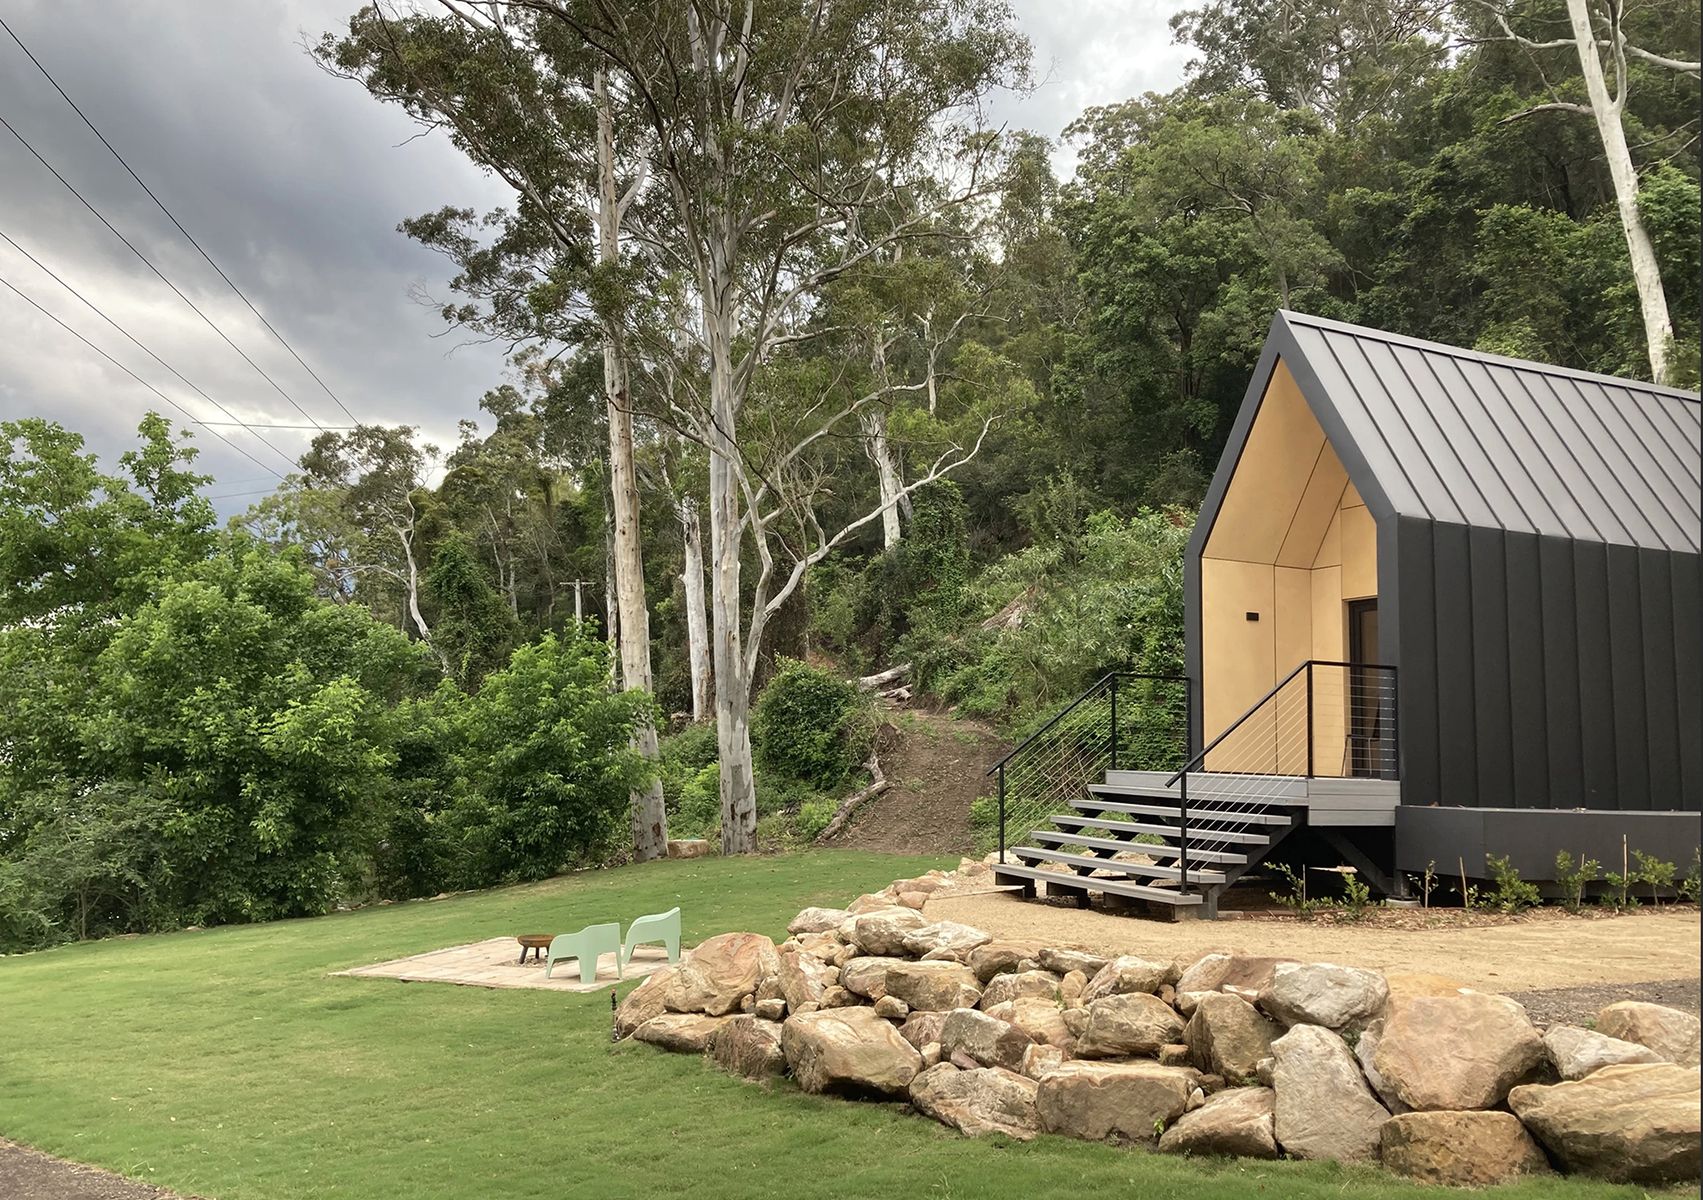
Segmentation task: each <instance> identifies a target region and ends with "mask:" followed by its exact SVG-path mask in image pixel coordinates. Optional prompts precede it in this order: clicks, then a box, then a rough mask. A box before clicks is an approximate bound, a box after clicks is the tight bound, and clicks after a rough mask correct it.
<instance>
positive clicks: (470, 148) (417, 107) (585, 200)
mask: <svg viewBox="0 0 1703 1200" xmlns="http://www.w3.org/2000/svg"><path fill="white" fill-rule="evenodd" d="M317 54H318V57H319V60H320V62H321V63H323V64H324V65H326V66H327V68H328V69H330V70H332V71H334V72H336V73H338V74H342V75H345V76H348V77H351V78H354V79H357V80H359V81H360V82H361V83H362V84H363V85H364V86H365V87H366V88H367V90H368V91H369V92H371V93H372V94H373V95H374V96H376V97H378V98H379V99H381V100H385V101H388V102H391V103H395V104H398V105H400V106H401V107H402V108H404V109H405V110H406V111H407V112H408V113H409V114H410V115H411V116H412V117H414V119H415V120H417V121H419V122H421V123H422V124H424V125H426V126H428V127H430V128H439V129H443V130H445V131H446V132H447V133H448V134H449V136H450V138H451V139H452V140H453V141H454V142H455V143H456V144H457V145H458V146H459V147H460V148H461V149H462V150H463V151H464V152H465V153H466V154H467V155H468V156H469V157H470V158H471V159H472V160H473V161H475V162H476V163H478V164H480V165H481V166H483V167H485V168H486V169H488V170H490V171H492V172H494V173H495V174H496V175H497V176H498V177H499V178H501V179H502V180H503V181H504V182H505V183H507V184H508V185H509V186H510V187H512V188H513V189H514V191H515V195H516V204H515V207H514V209H513V210H512V211H508V212H498V213H492V214H490V215H488V216H485V217H479V216H478V215H476V214H475V213H473V212H472V211H470V210H465V209H455V208H445V209H442V210H440V211H438V212H436V213H431V214H427V215H425V216H422V217H419V218H416V219H414V220H411V221H408V222H405V223H404V225H403V228H404V230H405V231H406V232H408V233H409V234H410V236H413V237H415V238H416V239H418V240H419V241H421V242H422V243H424V244H426V245H429V246H433V247H434V248H436V249H438V250H440V251H442V252H444V253H445V254H447V255H448V256H449V258H450V259H451V260H452V261H453V262H454V263H455V264H456V266H457V267H458V268H459V274H458V275H457V276H456V277H455V279H454V280H453V281H452V286H453V287H454V288H455V289H456V290H457V291H458V292H460V293H461V294H462V296H463V297H464V298H465V299H464V301H463V303H461V304H452V305H446V306H445V308H444V315H445V317H446V318H447V319H449V320H450V321H451V322H453V323H457V324H464V325H467V326H470V327H472V328H475V329H477V330H479V331H481V332H483V333H485V334H486V335H488V336H492V337H496V338H501V339H507V340H509V341H510V342H511V344H513V345H516V346H519V345H521V344H523V343H528V342H537V341H540V340H543V341H549V342H553V343H557V344H560V345H563V346H567V347H571V348H576V349H583V348H589V347H595V348H597V349H598V350H600V351H601V356H602V360H603V394H604V400H605V414H604V416H605V421H606V424H607V431H608V438H609V445H608V459H607V461H608V468H609V498H610V513H609V518H610V520H609V524H610V532H611V539H612V553H611V558H612V572H611V574H612V575H613V584H614V587H613V591H614V592H615V603H614V604H612V605H611V606H610V608H611V612H610V614H609V615H610V616H611V618H612V621H611V623H612V624H613V625H614V627H615V630H614V631H615V634H616V640H617V644H618V647H619V652H620V658H621V675H622V680H623V682H624V683H625V685H626V686H627V687H628V688H633V689H638V690H641V691H646V692H649V691H650V690H651V688H652V679H651V661H650V615H649V612H648V609H647V608H646V605H645V592H644V558H643V546H642V540H641V534H640V511H639V507H640V506H639V492H638V481H637V478H636V475H635V473H634V465H633V438H634V433H633V407H632V397H631V389H630V384H629V367H628V348H627V344H626V343H627V330H628V325H629V321H628V319H627V317H626V315H625V312H624V309H625V308H626V306H627V305H628V304H629V302H630V297H631V296H632V295H634V294H635V293H636V292H637V291H638V290H639V289H637V288H636V287H635V286H634V285H635V278H636V275H635V272H634V270H633V267H632V264H631V262H630V261H629V256H627V255H626V253H625V252H624V251H623V248H622V242H621V232H622V226H623V222H624V219H625V217H626V214H627V211H628V208H629V206H631V205H632V204H633V203H634V201H635V200H637V199H638V197H639V195H640V193H641V190H642V188H643V185H644V179H645V175H644V160H643V158H642V157H637V156H635V154H634V153H633V147H632V146H631V145H624V144H622V143H619V142H618V141H617V131H616V128H615V117H614V106H615V99H614V97H613V96H612V90H611V84H610V79H609V70H608V67H607V64H606V63H605V62H604V61H603V59H602V58H601V57H600V56H599V55H598V54H597V53H595V52H594V51H593V50H592V49H591V48H589V47H587V46H585V45H584V44H583V43H582V42H581V41H580V40H579V39H578V38H577V37H575V36H574V35H572V34H571V33H570V32H568V31H566V30H563V29H561V28H559V27H557V26H555V25H553V24H550V23H548V22H540V21H538V20H537V19H536V18H535V17H534V16H533V15H532V14H530V13H527V12H525V11H524V9H523V8H522V7H521V6H512V10H511V6H507V5H504V4H500V3H467V4H457V3H449V2H446V3H445V4H444V5H443V12H442V13H441V14H439V15H423V14H409V15H406V16H392V15H390V14H388V13H387V12H386V11H385V9H384V7H383V5H382V4H375V5H372V6H370V7H367V8H364V9H362V10H360V11H359V12H357V13H356V14H355V15H354V16H353V17H352V18H351V20H350V23H349V32H348V35H347V36H346V37H341V38H338V37H334V36H331V35H327V36H326V37H325V38H324V39H323V40H322V41H321V42H320V45H319V47H318V51H317ZM635 740H636V743H637V745H638V748H639V750H640V752H641V753H642V754H643V755H644V756H645V757H646V758H649V759H651V760H653V761H654V760H655V759H656V758H657V757H658V747H657V737H656V730H655V728H654V726H652V725H650V724H648V723H646V722H643V721H641V722H640V723H639V725H638V726H637V731H636V734H635ZM632 818H633V820H632V825H633V849H634V854H635V855H636V857H638V858H639V859H640V860H644V859H650V858H656V857H658V856H660V855H661V854H663V853H664V852H665V851H666V849H667V842H668V823H667V813H666V811H665V809H664V807H663V797H662V788H661V784H660V783H657V782H653V783H650V784H647V785H645V786H644V787H643V788H641V789H640V791H639V792H637V793H635V795H634V797H633V813H632Z"/></svg>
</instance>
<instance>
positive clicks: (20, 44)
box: [0, 17, 359, 424]
mask: <svg viewBox="0 0 1703 1200" xmlns="http://www.w3.org/2000/svg"><path fill="white" fill-rule="evenodd" d="M0 29H4V30H5V31H6V32H7V34H9V35H10V36H11V38H12V40H13V41H14V42H16V43H18V49H20V50H22V51H23V52H24V54H25V56H27V57H28V58H29V60H30V61H31V62H32V63H34V64H35V68H36V70H38V71H40V72H41V73H42V76H43V77H44V78H45V79H46V80H47V82H49V83H51V84H52V85H53V90H54V91H56V92H58V93H59V95H60V96H61V98H63V99H64V101H65V103H67V104H69V105H70V106H71V111H72V112H74V113H76V114H77V115H78V116H79V117H82V119H83V124H85V125H87V126H88V127H89V132H90V133H92V134H94V135H95V136H96V137H97V138H99V139H100V143H101V145H103V146H105V147H106V148H107V149H108V150H110V151H112V156H113V157H114V158H116V159H117V160H118V164H119V166H121V167H123V168H124V169H125V170H126V171H127V172H129V174H130V178H132V179H134V180H135V181H136V185H137V186H138V187H140V188H141V189H142V190H143V191H144V192H147V193H148V199H150V200H152V201H153V202H154V203H155V204H156V205H157V206H158V207H159V210H160V211H161V212H163V213H165V215H166V219H167V220H169V221H170V222H171V223H172V224H173V225H175V226H177V231H178V232H179V233H181V234H182V235H183V236H184V237H186V238H188V239H189V244H190V245H191V246H194V247H195V249H196V250H197V251H199V252H200V254H201V257H202V258H204V259H206V260H207V265H208V266H210V267H212V268H213V270H215V271H217V272H218V273H219V278H220V279H223V280H224V281H225V282H226V283H227V284H229V285H230V289H231V291H233V292H235V293H236V294H237V296H238V297H239V298H240V299H241V300H242V302H243V303H244V304H246V305H248V311H249V312H251V313H253V314H254V315H255V316H256V317H258V318H259V319H260V323H261V324H262V325H264V326H266V328H267V330H268V332H270V333H271V334H272V336H273V337H275V338H277V339H278V342H279V344H281V345H282V346H283V347H284V349H286V350H288V351H289V352H290V357H291V358H293V359H295V360H296V361H297V362H298V363H300V364H301V368H302V370H304V371H306V372H307V373H308V374H309V375H311V376H313V381H314V382H315V383H317V384H318V385H319V387H320V390H321V391H323V392H324V393H325V394H326V395H327V396H330V397H331V398H332V400H334V401H336V403H337V407H338V408H340V409H342V410H343V415H344V416H346V417H348V418H349V420H351V421H355V422H356V424H359V421H357V420H356V417H355V414H354V413H352V412H350V411H349V406H348V405H347V404H344V403H343V399H342V397H340V396H339V395H338V394H337V393H336V392H334V391H332V390H331V388H330V387H329V386H328V385H327V384H326V382H325V380H323V379H321V378H320V377H319V373H318V372H317V371H315V370H314V369H313V368H312V367H310V366H308V365H307V362H306V360H305V359H303V358H302V356H301V355H300V354H297V353H296V348H295V347H294V346H292V345H290V343H289V342H288V341H287V340H285V338H284V335H283V334H281V333H279V332H278V331H277V330H276V329H274V328H273V327H272V322H270V321H268V320H267V319H266V317H265V315H264V314H262V313H261V311H260V310H259V309H258V308H256V307H254V304H253V302H252V301H250V300H249V298H248V297H247V296H246V295H244V294H243V290H242V289H241V288H239V287H238V286H237V285H236V282H235V281H234V280H232V279H231V277H230V276H229V275H227V274H225V271H224V268H223V267H221V266H219V264H218V263H216V262H214V261H213V256H212V255H211V254H208V253H207V251H206V250H205V249H203V248H202V245H201V243H200V242H198V241H196V240H195V237H194V235H193V234H191V233H190V232H189V230H187V229H185V228H184V227H183V222H181V221H179V220H178V219H177V218H176V217H175V216H173V215H172V211H171V209H169V208H167V207H166V205H165V201H163V200H161V199H160V198H159V197H158V196H156V195H154V189H153V188H151V187H149V186H148V185H147V184H146V183H144V182H143V181H142V177H141V176H140V175H138V174H136V172H135V171H134V170H132V169H131V167H130V164H129V163H128V162H126V161H124V155H122V154H120V153H119V152H118V149H117V147H115V146H114V145H113V144H112V143H111V142H109V141H107V140H106V135H105V134H104V133H102V132H101V131H100V130H99V129H96V128H95V123H94V122H93V121H91V120H89V118H88V116H87V115H86V114H85V113H84V112H83V110H82V109H81V108H78V107H77V102H76V101H75V100H73V99H71V97H70V96H68V95H66V92H65V89H64V88H62V87H60V86H59V81H58V80H57V79H55V78H54V77H53V74H52V72H50V71H49V70H48V69H47V68H46V67H44V66H43V65H42V63H41V60H40V59H39V58H37V57H36V56H35V54H34V53H32V52H31V50H30V48H29V47H28V46H26V45H24V40H23V39H22V38H20V37H19V36H18V35H17V33H16V32H15V31H14V30H13V29H12V27H11V26H10V25H8V24H6V20H5V18H4V17H0ZM292 403H293V402H292ZM308 419H309V420H310V421H311V420H312V419H313V418H312V417H309V418H308Z"/></svg>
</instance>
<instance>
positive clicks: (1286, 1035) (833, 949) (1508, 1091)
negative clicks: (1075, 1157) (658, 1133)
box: [615, 859, 1703, 1186]
mask: <svg viewBox="0 0 1703 1200" xmlns="http://www.w3.org/2000/svg"><path fill="white" fill-rule="evenodd" d="M990 874H991V872H990V868H989V867H988V865H987V864H986V863H985V862H976V861H972V860H969V859H965V860H964V861H963V863H961V864H960V866H959V868H958V870H956V871H952V872H941V871H931V872H929V873H928V874H927V875H923V876H920V877H918V878H915V879H901V880H898V881H896V882H894V883H893V884H892V885H890V886H889V887H887V888H886V889H884V890H883V891H882V892H879V893H874V894H871V895H865V896H860V897H858V898H857V899H856V900H854V901H853V902H852V903H851V904H849V905H848V906H847V907H846V908H844V909H825V908H809V909H805V910H804V911H803V912H801V913H799V914H798V916H797V918H795V919H794V921H793V922H792V924H791V926H790V927H789V930H788V932H789V934H790V935H791V936H790V937H788V939H787V940H786V941H785V942H782V943H781V944H780V945H779V946H776V945H775V943H774V942H773V941H772V940H771V939H769V938H766V937H763V936H761V935H758V934H752V933H728V934H722V935H720V936H719V937H714V938H711V939H709V940H708V941H706V942H704V943H703V944H701V945H700V946H698V947H697V948H695V949H694V950H692V951H691V952H690V953H688V954H687V955H686V957H685V959H684V960H683V961H682V962H681V963H680V964H679V965H678V966H675V967H670V968H667V969H665V970H664V971H659V972H657V973H656V974H655V975H652V976H651V977H650V978H649V979H647V980H646V981H645V982H644V983H643V984H641V985H640V986H639V987H637V988H635V989H634V990H633V991H632V992H630V993H628V995H627V997H626V999H625V1000H624V1001H623V1002H622V1004H621V1005H620V1008H619V1010H618V1011H617V1013H616V1022H615V1023H616V1032H617V1034H618V1035H620V1036H622V1037H632V1038H635V1039H637V1040H639V1041H642V1042H647V1043H649V1044H651V1045H653V1046H657V1047H659V1048H662V1049H666V1050H673V1051H678V1052H688V1053H698V1054H707V1055H708V1056H709V1057H710V1058H711V1059H712V1060H713V1061H714V1062H716V1063H717V1064H718V1065H720V1066H722V1067H723V1068H724V1069H726V1070H728V1071H731V1072H733V1073H735V1074H738V1075H743V1076H745V1077H747V1078H753V1079H767V1078H771V1077H773V1076H776V1075H779V1074H789V1075H791V1076H792V1077H793V1078H794V1079H795V1080H796V1081H797V1083H798V1085H799V1086H800V1087H801V1088H803V1089H804V1090H805V1091H808V1092H825V1093H832V1094H836V1095H841V1096H849V1097H858V1098H868V1099H878V1100H895V1099H898V1100H906V1101H908V1102H909V1103H910V1104H911V1105H912V1106H913V1107H914V1108H915V1109H916V1110H917V1111H918V1112H920V1113H922V1114H924V1115H926V1116H930V1117H933V1118H934V1119H935V1120H937V1121H940V1122H942V1123H943V1124H946V1125H950V1126H952V1127H953V1128H956V1129H958V1130H959V1131H961V1132H963V1133H964V1134H967V1135H969V1136H972V1137H974V1136H979V1135H981V1134H986V1133H1000V1134H1004V1135H1006V1136H1007V1137H1012V1138H1018V1139H1028V1138H1031V1137H1033V1136H1035V1135H1036V1134H1037V1133H1053V1134H1060V1135H1063V1136H1067V1137H1078V1138H1086V1139H1090V1140H1094V1141H1112V1142H1119V1143H1125V1144H1130V1145H1140V1146H1146V1147H1152V1148H1155V1149H1157V1150H1158V1151H1159V1152H1161V1153H1174V1154H1197V1155H1198V1154H1215V1155H1235V1156H1241V1157H1250V1158H1278V1157H1283V1156H1287V1157H1291V1158H1305V1159H1334V1160H1339V1161H1356V1162H1369V1161H1379V1160H1381V1161H1382V1162H1383V1164H1384V1165H1385V1166H1386V1167H1387V1168H1389V1169H1390V1170H1393V1171H1396V1172H1399V1173H1401V1174H1404V1175H1408V1176H1411V1177H1413V1178H1415V1179H1419V1180H1423V1181H1426V1182H1430V1183H1443V1184H1456V1185H1466V1186H1483V1185H1487V1184H1493V1183H1500V1182H1505V1181H1507V1180H1510V1179H1513V1178H1516V1177H1518V1176H1521V1175H1528V1174H1535V1173H1543V1172H1548V1171H1551V1170H1560V1171H1570V1172H1579V1173H1583V1174H1589V1175H1595V1176H1599V1177H1602V1178H1605V1179H1612V1180H1619V1181H1624V1182H1628V1183H1658V1184H1659V1183H1668V1182H1680V1181H1687V1180H1690V1181H1695V1180H1696V1179H1697V1177H1698V1173H1699V1169H1700V1163H1699V1112H1700V1104H1699V1091H1700V1086H1703V1085H1700V1080H1699V1074H1698V1020H1697V1018H1695V1017H1693V1016H1690V1015H1689V1014H1686V1013H1682V1012H1678V1011H1676V1010H1673V1009H1668V1008H1661V1007H1659V1006H1656V1005H1651V1004H1637V1003H1631V1002H1624V1003H1621V1004H1613V1005H1610V1006H1609V1007H1608V1008H1606V1009H1604V1010H1603V1012H1602V1014H1601V1015H1600V1016H1599V1018H1598V1020H1597V1028H1596V1029H1595V1030H1586V1029H1580V1028H1577V1027H1574V1026H1566V1025H1557V1026H1554V1027H1552V1028H1551V1029H1549V1030H1548V1031H1547V1032H1546V1031H1542V1030H1539V1029H1537V1028H1536V1027H1535V1026H1534V1025H1533V1024H1532V1022H1531V1020H1530V1019H1529V1018H1528V1017H1527V1015H1526V1011H1525V1009H1524V1008H1522V1007H1521V1006H1520V1005H1519V1004H1518V1003H1516V1002H1515V1001H1513V1000H1511V999H1509V998H1508V997H1505V996H1497V995H1492V994H1489V993H1484V992H1477V991H1474V990H1472V989H1470V988H1467V987H1463V986H1460V985H1458V984H1457V983H1455V982H1454V981H1452V980H1447V979H1441V978H1438V977H1435V976H1425V977H1418V976H1399V975H1398V976H1389V977H1386V976H1385V975H1384V974H1382V973H1380V972H1377V971H1367V970H1362V969H1359V968H1355V967H1348V966H1339V965H1336V964H1333V963H1301V962H1292V961H1288V960H1283V959H1275V958H1256V957H1250V956H1242V955H1231V954H1208V955H1203V956H1201V957H1199V958H1197V959H1194V960H1187V961H1172V960H1164V961H1150V960H1147V959H1144V958H1142V957H1140V956H1136V955H1125V956H1121V957H1118V958H1112V959H1107V958H1104V957H1101V956H1099V955H1096V954H1093V953H1091V952H1089V951H1087V950H1085V949H1083V948H1081V947H1075V946H1052V945H1044V944H1041V943H1037V942H1020V941H1008V940H1003V939H999V938H996V937H994V936H993V935H991V934H988V933H986V932H984V931H982V930H979V929H974V928H971V927H969V926H966V925H961V924H958V923H956V922H952V921H939V922H931V921H929V920H928V919H927V918H926V917H925V916H924V915H923V913H922V911H921V909H922V906H923V904H924V902H925V901H926V900H927V899H928V897H929V896H931V895H933V894H935V893H937V892H950V891H954V890H965V889H971V888H979V887H981V886H985V885H987V884H988V883H990V882H991V878H990Z"/></svg>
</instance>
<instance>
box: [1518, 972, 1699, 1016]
mask: <svg viewBox="0 0 1703 1200" xmlns="http://www.w3.org/2000/svg"><path fill="white" fill-rule="evenodd" d="M1697 992H1698V988H1697V980H1696V978H1695V977H1693V978H1691V979H1657V980H1653V981H1651V982H1649V983H1593V984H1590V985H1588V986H1586V987H1574V988H1545V989H1543V990H1542V991H1536V992H1520V993H1518V994H1517V995H1516V996H1515V997H1514V998H1515V999H1516V1000H1518V1001H1519V1002H1520V1003H1521V1004H1523V1005H1525V1006H1526V1011H1527V1012H1528V1013H1530V1014H1531V1018H1532V1020H1533V1021H1534V1022H1536V1023H1537V1024H1539V1025H1543V1026H1549V1025H1555V1024H1567V1025H1584V1026H1586V1027H1587V1028H1588V1027H1589V1026H1590V1025H1591V1024H1592V1023H1593V1022H1594V1021H1595V1020H1596V1015H1597V1013H1599V1012H1601V1011H1602V1009H1603V1007H1604V1006H1605V1005H1609V1004H1613V1003H1614V1002H1615V1001H1617V1000H1647V1001H1649V1002H1650V1003H1651V1004H1665V1005H1667V1006H1668V1007H1669V1008H1679V1009H1684V1010H1685V1011H1686V1012H1688V1013H1696V1012H1697V1011H1698V994H1697Z"/></svg>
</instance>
